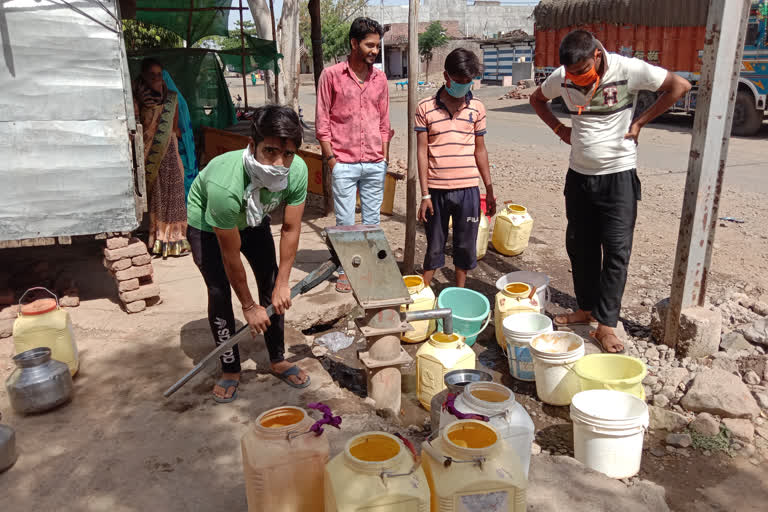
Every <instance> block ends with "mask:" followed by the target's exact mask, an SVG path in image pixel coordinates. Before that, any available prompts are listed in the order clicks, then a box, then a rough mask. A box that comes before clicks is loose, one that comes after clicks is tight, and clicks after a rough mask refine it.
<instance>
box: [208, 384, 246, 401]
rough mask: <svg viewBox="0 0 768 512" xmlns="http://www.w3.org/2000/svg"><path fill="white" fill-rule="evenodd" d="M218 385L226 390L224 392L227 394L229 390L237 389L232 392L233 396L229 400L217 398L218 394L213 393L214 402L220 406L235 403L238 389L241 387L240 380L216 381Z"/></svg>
mask: <svg viewBox="0 0 768 512" xmlns="http://www.w3.org/2000/svg"><path fill="white" fill-rule="evenodd" d="M216 385H217V386H219V387H221V388H224V392H225V393H226V392H227V390H228V389H229V388H235V390H234V391H233V392H232V396H231V397H229V398H222V397H220V396H217V395H216V393H213V400H214V401H215V402H218V403H220V404H228V403H230V402H234V401H235V398H237V388H238V386H239V385H240V381H239V380H232V379H221V380H218V381H216Z"/></svg>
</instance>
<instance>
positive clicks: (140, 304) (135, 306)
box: [125, 300, 147, 313]
mask: <svg viewBox="0 0 768 512" xmlns="http://www.w3.org/2000/svg"><path fill="white" fill-rule="evenodd" d="M145 309H147V303H146V302H144V301H143V300H137V301H135V302H129V303H128V304H126V305H125V310H126V311H127V312H129V313H140V312H141V311H144V310H145Z"/></svg>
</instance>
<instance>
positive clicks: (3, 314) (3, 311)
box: [0, 304, 20, 320]
mask: <svg viewBox="0 0 768 512" xmlns="http://www.w3.org/2000/svg"><path fill="white" fill-rule="evenodd" d="M19 310H20V307H19V305H18V304H13V305H11V306H4V307H2V308H0V320H8V319H12V320H15V319H16V317H17V316H19Z"/></svg>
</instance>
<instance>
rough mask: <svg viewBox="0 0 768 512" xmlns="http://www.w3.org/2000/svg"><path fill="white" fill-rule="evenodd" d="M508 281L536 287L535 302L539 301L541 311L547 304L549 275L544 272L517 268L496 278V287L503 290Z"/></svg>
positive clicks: (544, 309)
mask: <svg viewBox="0 0 768 512" xmlns="http://www.w3.org/2000/svg"><path fill="white" fill-rule="evenodd" d="M509 283H525V284H529V285H531V286H533V287H536V302H538V303H539V307H540V308H541V312H542V313H543V312H544V311H546V309H547V305H549V276H548V275H547V274H545V273H544V272H532V271H530V270H518V271H517V272H510V273H509V274H505V275H503V276H501V277H500V278H498V279H497V280H496V288H497V289H498V290H499V291H500V292H503V291H504V287H505V286H507V285H508V284H509Z"/></svg>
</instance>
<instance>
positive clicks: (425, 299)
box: [400, 276, 437, 343]
mask: <svg viewBox="0 0 768 512" xmlns="http://www.w3.org/2000/svg"><path fill="white" fill-rule="evenodd" d="M403 281H404V282H405V286H406V287H407V288H408V293H409V294H410V296H411V299H413V303H412V304H407V305H406V304H403V305H402V306H400V311H401V312H406V311H427V310H430V309H435V292H433V291H432V288H430V287H429V286H427V285H426V284H424V279H422V277H421V276H404V277H403ZM436 325H437V322H436V321H435V320H419V321H418V322H411V327H413V328H414V329H415V330H413V331H407V332H405V333H403V334H402V336H400V339H401V340H403V341H404V342H406V343H419V342H420V341H424V340H426V339H427V338H429V335H430V334H432V333H433V332H435V328H436Z"/></svg>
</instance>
